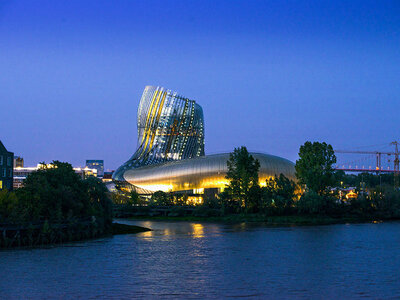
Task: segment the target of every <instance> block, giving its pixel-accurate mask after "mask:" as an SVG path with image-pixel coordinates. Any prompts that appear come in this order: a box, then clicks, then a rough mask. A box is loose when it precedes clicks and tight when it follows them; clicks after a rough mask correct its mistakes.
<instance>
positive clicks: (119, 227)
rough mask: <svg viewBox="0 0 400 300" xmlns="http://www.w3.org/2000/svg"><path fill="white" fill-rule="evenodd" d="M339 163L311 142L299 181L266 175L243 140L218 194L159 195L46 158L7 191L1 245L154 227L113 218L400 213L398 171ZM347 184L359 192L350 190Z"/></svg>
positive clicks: (0, 197)
mask: <svg viewBox="0 0 400 300" xmlns="http://www.w3.org/2000/svg"><path fill="white" fill-rule="evenodd" d="M335 163H336V157H335V154H334V151H333V149H332V146H331V145H328V144H326V143H319V142H313V143H311V142H306V143H305V144H304V145H302V146H301V147H300V150H299V159H298V160H297V161H296V165H295V177H296V180H295V181H293V180H291V179H289V178H287V177H286V176H285V175H284V174H275V176H272V177H270V178H267V179H266V181H265V182H260V181H259V177H258V172H259V168H260V164H259V162H258V160H257V159H254V157H253V156H252V155H250V154H249V152H248V151H247V149H246V147H240V148H236V149H235V150H234V151H233V152H232V153H231V154H230V157H229V160H228V161H227V169H228V171H227V174H226V179H227V180H228V182H229V183H228V184H227V185H226V186H225V187H224V189H223V190H220V191H219V193H218V194H213V195H210V194H209V193H208V194H201V195H197V194H191V191H190V190H189V191H184V192H168V193H166V192H163V191H156V192H155V193H154V194H152V195H151V196H149V195H147V196H145V195H139V194H138V193H137V192H136V191H135V189H134V188H132V187H131V188H129V185H126V186H118V185H117V188H118V191H117V192H113V193H109V192H108V190H107V188H106V187H105V185H104V183H103V182H102V181H101V180H100V179H98V178H95V177H93V176H91V177H87V178H81V177H80V176H78V175H77V174H76V173H75V172H74V170H73V169H72V166H71V165H70V164H69V163H65V162H59V161H53V162H52V163H51V164H48V165H47V164H45V163H42V164H41V166H42V167H41V168H40V169H39V170H37V171H36V172H32V173H31V174H30V175H29V176H28V177H27V179H26V180H25V182H24V187H22V188H19V189H17V190H16V191H14V192H10V191H7V190H0V249H1V248H11V247H23V246H30V247H34V246H41V245H46V244H60V243H65V242H71V241H79V240H85V239H92V238H96V237H104V236H107V235H111V234H131V233H138V232H143V231H147V230H149V229H147V228H141V227H137V226H131V225H126V224H115V223H114V224H113V218H114V217H116V218H127V217H128V218H132V217H133V218H135V219H149V220H173V221H180V220H181V221H191V222H199V221H201V222H228V223H238V222H262V223H265V224H268V225H279V226H288V225H289V226H290V225H328V224H343V223H365V222H381V221H386V220H387V221H389V220H400V190H399V188H398V174H385V175H383V174H376V175H374V174H368V173H362V174H359V175H357V176H356V175H352V174H345V173H344V172H343V171H335V170H334V169H333V167H332V166H333V164H335ZM127 187H128V188H127ZM345 189H348V190H351V193H349V194H351V197H347V196H348V195H347V194H343V191H345ZM193 193H194V191H193ZM189 196H190V197H191V198H196V199H195V200H196V201H194V199H190V198H189ZM199 199H201V201H199Z"/></svg>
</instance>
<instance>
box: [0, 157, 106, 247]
mask: <svg viewBox="0 0 400 300" xmlns="http://www.w3.org/2000/svg"><path fill="white" fill-rule="evenodd" d="M41 165H42V167H41V168H40V169H39V170H37V171H35V172H32V173H31V174H30V175H29V176H28V177H27V178H26V180H25V182H24V187H22V188H20V189H18V190H16V191H15V192H10V191H7V190H2V191H0V227H2V228H3V229H4V230H6V229H7V226H8V227H10V226H11V227H13V228H21V229H24V228H32V229H37V228H38V226H39V227H40V229H41V230H39V231H38V230H32V231H31V234H34V235H38V236H39V237H38V238H39V239H40V236H42V237H43V241H45V240H47V239H48V238H49V236H52V237H53V238H54V239H63V240H64V241H65V240H75V239H79V238H80V237H82V238H83V237H84V236H85V237H89V236H96V235H100V234H104V233H106V232H108V231H109V230H110V228H111V224H112V202H111V200H110V198H109V196H108V195H107V189H106V187H105V186H104V184H103V183H102V181H101V180H99V179H97V178H95V177H88V178H85V179H83V178H81V177H80V176H79V175H78V174H76V173H75V171H74V170H73V168H72V166H71V165H70V164H69V163H65V162H59V161H53V162H52V163H51V164H50V165H46V164H45V163H43V164H41ZM83 224H85V226H84V228H85V230H87V231H88V232H86V233H83V232H82V230H76V228H77V226H78V227H79V226H80V225H82V226H83ZM87 225H89V226H87ZM68 228H71V230H72V231H71V232H68ZM72 228H73V229H72ZM18 234H20V233H18ZM63 235H64V236H63ZM29 238H30V239H33V240H35V239H34V237H29Z"/></svg>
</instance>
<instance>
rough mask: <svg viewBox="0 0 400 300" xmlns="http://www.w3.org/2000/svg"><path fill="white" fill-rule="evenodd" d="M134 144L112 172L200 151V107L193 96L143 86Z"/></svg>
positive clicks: (119, 177)
mask: <svg viewBox="0 0 400 300" xmlns="http://www.w3.org/2000/svg"><path fill="white" fill-rule="evenodd" d="M137 128H138V141H137V144H138V148H137V150H136V152H135V153H134V154H133V156H132V157H131V158H130V159H129V160H128V161H127V162H126V163H125V164H123V165H122V166H121V167H120V168H119V169H118V170H117V171H116V172H115V173H114V176H113V178H114V180H116V181H121V182H123V181H125V180H124V178H123V173H124V171H126V170H127V169H132V168H138V167H142V166H146V165H153V164H157V163H161V162H166V161H173V160H181V159H186V158H194V157H198V156H203V155H204V121H203V110H202V108H201V106H200V105H198V104H197V103H196V102H195V101H194V100H189V99H188V98H184V97H182V96H180V95H178V94H177V93H176V92H172V91H170V90H167V89H164V88H162V87H154V86H146V88H145V89H144V92H143V95H142V98H141V100H140V103H139V108H138V113H137Z"/></svg>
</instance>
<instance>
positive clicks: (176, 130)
mask: <svg viewBox="0 0 400 300" xmlns="http://www.w3.org/2000/svg"><path fill="white" fill-rule="evenodd" d="M203 120H204V119H203V110H202V108H201V106H200V105H198V104H197V103H196V102H195V101H194V100H189V99H188V98H184V97H182V96H179V95H178V94H177V93H175V92H172V91H170V90H167V89H164V88H162V87H154V86H146V88H145V89H144V92H143V95H142V98H141V100H140V104H139V108H138V115H137V127H138V141H137V144H138V148H137V150H136V151H135V153H134V154H133V155H132V157H131V158H130V159H129V160H128V161H127V162H126V163H124V164H123V165H122V166H121V167H119V168H118V169H117V171H116V172H115V173H114V175H113V180H114V181H115V183H116V185H117V186H119V187H126V188H128V189H131V188H134V189H136V190H137V191H138V192H139V193H140V194H151V193H154V192H155V191H158V190H161V191H165V192H169V191H172V192H180V191H190V190H191V191H192V193H193V194H201V193H202V192H203V191H204V189H222V188H224V187H225V184H227V183H228V182H227V180H226V178H225V176H226V172H227V164H226V162H227V160H228V159H229V153H224V154H217V155H208V156H204V121H203ZM251 154H252V155H253V156H254V158H256V159H258V160H259V162H260V171H259V179H260V183H261V184H263V183H265V179H266V178H268V177H271V176H275V175H279V174H281V173H283V174H284V175H285V176H287V177H288V178H290V179H294V164H293V163H292V162H290V161H288V160H286V159H283V158H280V157H277V156H273V155H268V154H262V153H251ZM196 191H197V192H196Z"/></svg>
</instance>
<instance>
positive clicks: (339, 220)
mask: <svg viewBox="0 0 400 300" xmlns="http://www.w3.org/2000/svg"><path fill="white" fill-rule="evenodd" d="M118 218H120V219H125V220H149V221H172V222H175V221H177V222H180V221H187V222H211V223H227V224H230V223H263V224H265V225H273V226H297V225H299V226H301V225H334V224H362V223H381V222H390V221H399V220H400V219H399V218H375V217H372V216H370V217H363V216H336V217H334V216H327V215H319V216H316V215H314V216H313V215H280V216H270V215H262V214H232V215H225V216H215V215H214V216H201V215H196V214H194V215H193V214H191V215H184V214H183V215H176V213H174V212H172V214H171V215H168V213H166V214H163V215H160V214H141V213H139V214H138V213H136V214H132V215H130V216H128V215H125V216H119V217H118Z"/></svg>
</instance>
